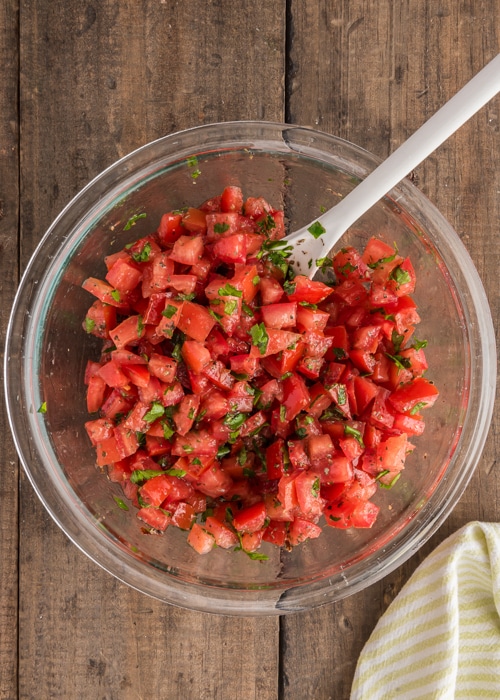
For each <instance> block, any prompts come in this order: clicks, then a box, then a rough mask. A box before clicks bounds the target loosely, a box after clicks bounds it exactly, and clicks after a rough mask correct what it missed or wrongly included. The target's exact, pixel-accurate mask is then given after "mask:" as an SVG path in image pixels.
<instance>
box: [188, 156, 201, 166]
mask: <svg viewBox="0 0 500 700" xmlns="http://www.w3.org/2000/svg"><path fill="white" fill-rule="evenodd" d="M186 163H187V166H188V168H196V166H197V165H198V158H197V157H196V156H190V157H189V158H188V159H187V161H186Z"/></svg>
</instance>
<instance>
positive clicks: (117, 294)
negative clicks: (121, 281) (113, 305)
mask: <svg viewBox="0 0 500 700" xmlns="http://www.w3.org/2000/svg"><path fill="white" fill-rule="evenodd" d="M110 294H111V296H112V297H113V299H114V300H115V301H116V302H118V303H120V301H121V296H120V292H119V291H118V290H117V289H112V290H111V292H110Z"/></svg>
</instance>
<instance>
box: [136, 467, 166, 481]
mask: <svg viewBox="0 0 500 700" xmlns="http://www.w3.org/2000/svg"><path fill="white" fill-rule="evenodd" d="M160 474H163V472H162V471H161V470H160V469H134V471H133V472H132V474H131V475H130V481H131V482H132V483H133V484H141V483H142V482H143V481H148V480H149V479H153V478H154V477H155V476H159V475H160Z"/></svg>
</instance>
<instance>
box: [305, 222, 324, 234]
mask: <svg viewBox="0 0 500 700" xmlns="http://www.w3.org/2000/svg"><path fill="white" fill-rule="evenodd" d="M307 230H308V231H309V233H310V234H311V236H312V237H313V238H319V237H320V236H322V235H323V234H324V233H326V228H325V227H324V226H323V225H322V224H320V222H319V221H315V222H314V223H312V224H311V225H310V226H308V227H307Z"/></svg>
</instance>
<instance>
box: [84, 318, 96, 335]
mask: <svg viewBox="0 0 500 700" xmlns="http://www.w3.org/2000/svg"><path fill="white" fill-rule="evenodd" d="M94 328H95V321H94V319H93V318H89V317H88V316H86V317H85V330H86V332H87V333H92V331H93V330H94Z"/></svg>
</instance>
